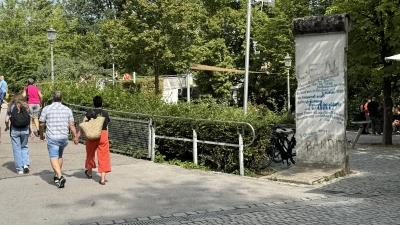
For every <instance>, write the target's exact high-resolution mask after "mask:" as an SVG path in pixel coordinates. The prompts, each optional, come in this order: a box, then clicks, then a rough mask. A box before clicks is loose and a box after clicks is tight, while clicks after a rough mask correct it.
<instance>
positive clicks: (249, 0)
mask: <svg viewBox="0 0 400 225" xmlns="http://www.w3.org/2000/svg"><path fill="white" fill-rule="evenodd" d="M260 1H261V2H262V4H264V2H267V3H268V4H269V5H270V6H271V7H273V6H275V0H255V2H260ZM251 3H252V0H247V23H246V57H245V65H244V67H245V68H244V96H243V113H244V115H245V116H246V115H247V99H248V95H249V55H250V22H251Z"/></svg>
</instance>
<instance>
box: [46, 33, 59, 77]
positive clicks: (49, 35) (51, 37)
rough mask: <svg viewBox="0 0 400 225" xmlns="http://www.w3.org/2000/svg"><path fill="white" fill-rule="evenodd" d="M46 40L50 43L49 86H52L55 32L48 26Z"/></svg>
mask: <svg viewBox="0 0 400 225" xmlns="http://www.w3.org/2000/svg"><path fill="white" fill-rule="evenodd" d="M46 33H47V40H49V43H50V54H51V85H54V58H53V43H54V40H56V37H57V31H56V30H54V29H53V27H51V26H50V29H48V30H47V32H46Z"/></svg>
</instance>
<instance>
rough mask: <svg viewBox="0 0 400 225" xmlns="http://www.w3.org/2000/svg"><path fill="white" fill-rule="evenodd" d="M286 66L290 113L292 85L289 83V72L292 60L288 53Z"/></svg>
mask: <svg viewBox="0 0 400 225" xmlns="http://www.w3.org/2000/svg"><path fill="white" fill-rule="evenodd" d="M285 66H286V67H287V101H288V112H290V83H289V70H290V67H291V66H292V58H291V57H290V56H289V53H286V57H285Z"/></svg>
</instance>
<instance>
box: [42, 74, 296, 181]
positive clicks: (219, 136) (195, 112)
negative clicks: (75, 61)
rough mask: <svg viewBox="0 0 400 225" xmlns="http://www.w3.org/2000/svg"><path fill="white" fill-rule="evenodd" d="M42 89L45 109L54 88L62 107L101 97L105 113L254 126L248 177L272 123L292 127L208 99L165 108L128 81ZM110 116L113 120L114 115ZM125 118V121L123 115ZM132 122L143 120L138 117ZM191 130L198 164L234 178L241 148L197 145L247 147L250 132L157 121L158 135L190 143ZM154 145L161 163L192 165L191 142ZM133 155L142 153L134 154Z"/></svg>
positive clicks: (282, 118) (282, 119)
mask: <svg viewBox="0 0 400 225" xmlns="http://www.w3.org/2000/svg"><path fill="white" fill-rule="evenodd" d="M40 88H41V90H42V93H43V95H44V99H45V102H46V103H47V104H50V103H51V94H52V93H53V92H54V90H56V89H58V90H61V91H62V92H63V101H64V102H68V103H73V104H77V105H82V106H92V98H93V97H94V96H95V95H100V96H102V97H103V102H104V107H105V108H106V109H109V110H117V111H125V112H134V113H142V114H151V115H159V116H173V117H183V118H192V119H207V120H213V121H216V120H218V121H236V122H247V123H249V124H251V125H252V126H253V128H254V130H255V134H256V138H255V142H254V143H253V145H251V146H250V147H245V148H244V162H245V167H246V169H247V171H248V172H247V173H249V174H251V173H253V172H257V171H259V170H260V169H261V168H262V164H261V162H262V160H263V159H264V157H265V149H266V147H267V146H268V144H269V138H270V135H271V129H270V127H269V125H270V123H271V122H272V121H273V122H277V123H287V122H293V116H288V115H286V114H279V113H276V112H272V111H269V110H268V109H266V108H265V107H254V106H252V105H249V106H248V113H247V116H244V115H243V109H241V108H237V107H229V106H224V105H220V104H217V103H216V102H213V101H212V100H210V99H206V100H204V101H203V100H196V101H194V102H192V103H179V104H167V103H164V102H163V101H162V100H161V96H160V95H154V94H150V93H147V94H143V93H137V88H138V87H137V86H136V85H132V83H130V82H123V83H122V84H121V83H118V84H116V85H115V87H114V88H113V87H112V86H107V87H106V88H105V89H103V90H99V89H97V88H96V87H95V85H94V84H91V83H89V84H87V85H86V86H84V87H79V88H77V87H76V86H75V85H71V84H66V83H56V84H55V85H54V86H49V85H47V86H43V87H40ZM132 90H134V91H132ZM113 116H115V115H114V114H113ZM124 116H125V117H126V115H124ZM130 117H132V116H130ZM133 117H135V118H136V119H144V118H140V116H138V115H137V116H133ZM192 128H195V129H196V132H197V136H198V140H199V143H198V162H199V164H200V165H203V166H204V167H207V168H212V169H214V170H217V171H222V172H227V173H234V172H235V171H237V170H238V168H239V148H237V147H226V146H220V145H211V144H202V143H200V140H203V141H204V140H207V141H214V142H224V143H232V144H239V139H238V134H239V133H242V134H243V143H244V144H246V143H249V142H250V141H251V137H252V136H251V135H250V134H251V130H249V129H244V128H245V127H242V126H241V125H239V126H238V125H236V124H235V125H232V124H229V123H216V122H211V123H210V122H209V121H204V120H178V119H167V118H157V117H156V133H157V135H161V136H172V137H180V138H192V136H193V130H192ZM156 146H158V147H157V151H159V152H160V153H161V154H162V155H164V156H165V160H172V159H175V160H179V161H182V162H186V161H192V151H193V144H192V142H184V141H173V140H166V139H156ZM137 150H140V149H134V150H133V151H137ZM130 151H132V149H131V150H130ZM131 154H132V153H131ZM158 158H160V157H158ZM163 159H164V158H163Z"/></svg>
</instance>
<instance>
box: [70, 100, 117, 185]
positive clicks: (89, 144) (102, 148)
mask: <svg viewBox="0 0 400 225" xmlns="http://www.w3.org/2000/svg"><path fill="white" fill-rule="evenodd" d="M93 105H94V109H90V110H88V111H87V113H86V115H85V118H83V122H86V121H89V120H90V119H92V118H96V117H97V115H101V116H103V117H105V120H104V123H103V129H102V131H101V137H100V138H99V139H95V140H89V139H86V162H85V168H86V169H87V170H86V171H85V174H86V176H87V178H89V179H92V173H93V168H96V162H95V160H94V159H95V154H96V151H97V161H98V170H97V171H98V172H99V173H101V178H100V180H99V183H100V184H101V185H105V184H106V173H108V172H111V162H110V145H109V141H108V130H107V126H108V123H109V122H110V117H109V116H108V112H107V111H105V110H103V100H102V98H101V97H100V96H95V97H94V98H93ZM80 135H81V130H79V132H78V134H77V135H76V137H75V139H74V142H75V143H76V144H77V143H78V142H79V137H80Z"/></svg>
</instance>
